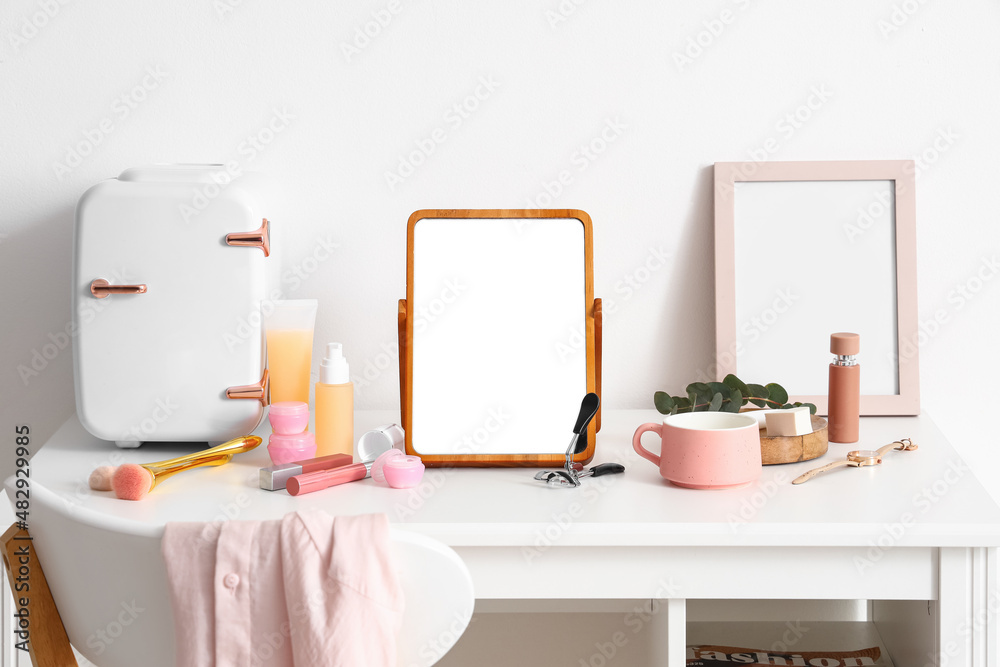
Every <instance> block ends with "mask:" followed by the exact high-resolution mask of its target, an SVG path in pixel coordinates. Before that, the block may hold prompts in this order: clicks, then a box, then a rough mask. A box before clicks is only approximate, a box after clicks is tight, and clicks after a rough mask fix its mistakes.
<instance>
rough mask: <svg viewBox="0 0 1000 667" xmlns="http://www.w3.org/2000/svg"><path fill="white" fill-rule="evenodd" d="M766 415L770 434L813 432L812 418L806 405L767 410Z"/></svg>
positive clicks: (804, 433)
mask: <svg viewBox="0 0 1000 667" xmlns="http://www.w3.org/2000/svg"><path fill="white" fill-rule="evenodd" d="M765 415H766V416H765V419H766V420H767V435H769V436H775V435H806V434H807V433H812V430H813V429H812V418H811V417H810V415H809V408H808V407H806V406H802V407H800V408H790V409H788V410H767V411H766V412H765Z"/></svg>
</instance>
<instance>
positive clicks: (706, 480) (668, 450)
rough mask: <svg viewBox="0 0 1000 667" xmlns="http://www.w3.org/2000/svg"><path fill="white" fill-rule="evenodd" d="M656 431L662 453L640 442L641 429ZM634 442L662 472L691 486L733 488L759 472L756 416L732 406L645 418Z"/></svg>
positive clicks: (633, 437)
mask: <svg viewBox="0 0 1000 667" xmlns="http://www.w3.org/2000/svg"><path fill="white" fill-rule="evenodd" d="M646 431H653V432H655V433H656V434H657V435H659V436H660V442H661V446H660V455H659V456H657V455H656V454H653V453H652V452H650V451H649V450H648V449H646V448H645V447H643V446H642V442H641V439H642V434H643V433H645V432H646ZM632 447H633V448H634V449H635V451H636V453H637V454H639V456H641V457H643V458H644V459H649V460H650V461H652V462H653V463H655V464H656V465H657V466H658V467H659V469H660V475H661V476H662V477H663V478H664V479H666V480H669V481H671V482H673V483H674V484H676V485H677V486H683V487H687V488H689V489H731V488H734V487H737V486H743V485H744V484H748V483H750V482H752V481H753V480H755V479H757V477H758V476H759V475H760V473H761V470H762V468H761V459H760V428H759V426H758V424H757V420H756V419H754V418H753V417H750V416H747V415H740V414H733V413H730V412H685V413H681V414H676V415H669V416H667V417H664V419H663V423H662V424H652V423H651V424H643V425H642V426H640V427H639V428H637V429H636V430H635V435H633V436H632Z"/></svg>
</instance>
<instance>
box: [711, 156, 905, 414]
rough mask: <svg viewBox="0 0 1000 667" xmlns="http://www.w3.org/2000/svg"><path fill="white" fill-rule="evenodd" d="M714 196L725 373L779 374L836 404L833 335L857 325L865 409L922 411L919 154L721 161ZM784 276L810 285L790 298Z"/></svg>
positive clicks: (720, 360)
mask: <svg viewBox="0 0 1000 667" xmlns="http://www.w3.org/2000/svg"><path fill="white" fill-rule="evenodd" d="M714 199H715V216H714V217H715V290H716V299H715V319H716V369H715V370H716V374H717V375H718V376H719V377H718V378H717V379H721V378H722V377H724V376H725V375H727V374H728V373H735V374H737V375H739V376H740V377H741V379H743V380H744V381H747V382H754V383H761V384H764V383H767V382H777V383H779V384H782V385H783V386H784V387H785V388H786V389H787V390H788V391H789V394H790V397H789V400H790V401H802V402H808V403H813V404H815V405H816V406H817V412H818V414H827V395H826V391H825V377H826V373H827V368H828V365H829V363H830V361H831V360H832V358H833V357H832V354H831V353H830V352H829V335H830V334H831V333H835V332H837V331H854V332H855V333H860V334H861V354H860V355H859V363H860V365H861V376H862V391H861V414H862V415H916V414H919V413H920V388H919V379H920V374H919V328H918V327H919V323H918V317H917V264H916V197H915V164H914V162H913V161H912V160H857V161H854V160H851V161H806V162H717V163H716V164H715V167H714ZM831 227H833V228H832V229H831ZM776 285H786V286H790V285H796V286H797V285H806V286H805V287H803V288H802V289H803V290H804V293H801V294H798V295H795V294H794V293H793V292H792V291H788V292H786V293H785V294H784V295H783V301H779V298H780V297H782V295H781V292H780V289H781V288H780V287H778V288H777V289H775V286H776ZM786 289H788V290H791V289H792V288H787V287H786ZM796 289H798V288H796ZM773 295H778V296H775V297H774V301H773V304H774V307H773V308H767V307H764V308H760V306H759V304H760V303H761V299H764V300H765V301H764V302H765V303H766V300H767V299H770V298H772V296H773ZM752 302H754V303H756V304H757V306H756V307H757V308H758V310H756V311H754V310H753V307H750V309H749V310H748V304H750V303H752ZM793 304H794V305H793ZM795 306H798V307H797V308H796V307H795ZM779 310H781V311H783V312H781V313H779V312H777V311H779ZM772 311H773V312H772ZM748 312H758V313H763V314H764V315H765V317H764V318H760V317H754V316H752V315H751V316H748V315H747V313H748ZM838 324H844V326H838ZM855 329H857V331H855ZM768 337H770V339H769V342H767V343H762V342H761V340H764V339H768ZM755 355H756V356H755ZM744 373H751V374H752V375H753V376H752V377H751V376H750V375H747V376H746V377H744ZM761 374H766V376H765V377H760V376H759V375H761ZM866 379H867V380H868V381H869V384H868V386H866V383H865V382H866ZM821 382H822V384H821ZM798 387H802V388H803V389H805V391H798V390H797V388H798Z"/></svg>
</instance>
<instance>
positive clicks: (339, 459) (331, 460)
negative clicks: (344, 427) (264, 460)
mask: <svg viewBox="0 0 1000 667" xmlns="http://www.w3.org/2000/svg"><path fill="white" fill-rule="evenodd" d="M351 461H353V459H352V458H351V457H350V456H348V455H347V454H331V455H330V456H321V457H319V458H316V459H306V460H305V461H296V462H295V463H285V464H282V465H278V466H272V467H270V468H261V469H260V488H262V489H265V490H267V491H280V490H281V489H283V488H285V485H286V484H288V480H289V479H291V478H292V477H295V476H296V475H304V474H306V473H312V472H319V471H321V470H330V469H332V468H339V467H342V466H349V465H351Z"/></svg>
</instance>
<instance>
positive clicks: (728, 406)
mask: <svg viewBox="0 0 1000 667" xmlns="http://www.w3.org/2000/svg"><path fill="white" fill-rule="evenodd" d="M741 405H743V394H741V393H740V390H739V389H733V393H732V395H731V396H730V397H729V400H728V401H727V402H726V403H724V404H723V406H722V411H723V412H739V411H740V406H741Z"/></svg>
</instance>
